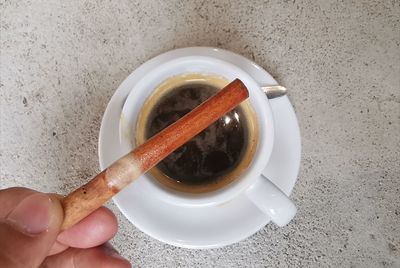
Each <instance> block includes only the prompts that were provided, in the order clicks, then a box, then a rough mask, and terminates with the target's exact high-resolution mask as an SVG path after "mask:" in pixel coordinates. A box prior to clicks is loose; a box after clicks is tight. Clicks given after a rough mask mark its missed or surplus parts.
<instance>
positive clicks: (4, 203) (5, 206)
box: [0, 188, 131, 268]
mask: <svg viewBox="0 0 400 268" xmlns="http://www.w3.org/2000/svg"><path fill="white" fill-rule="evenodd" d="M63 214H64V213H63V210H62V207H61V203H60V201H59V197H58V196H57V195H54V194H43V193H39V192H36V191H33V190H30V189H26V188H9V189H5V190H0V267H9V268H14V267H16V268H19V267H24V268H25V267H43V268H44V267H46V268H47V267H48V268H51V267H57V268H64V267H65V268H67V267H68V268H70V267H74V268H86V267H90V268H92V267H96V268H103V267H107V268H108V267H112V268H114V267H115V268H126V267H131V266H130V264H129V262H128V261H127V260H125V259H123V258H122V257H121V256H120V255H119V254H118V253H117V251H115V249H113V248H112V247H111V245H109V244H108V243H106V244H104V243H105V242H107V241H108V240H109V239H111V238H112V237H113V236H114V235H115V233H116V232H117V229H118V225H117V220H116V218H115V216H114V214H113V213H112V212H111V211H110V210H108V209H107V208H104V207H102V208H99V209H97V210H96V211H94V212H93V213H92V214H90V215H89V216H88V217H86V218H85V219H83V220H82V221H80V222H79V223H77V224H76V225H75V226H73V227H71V228H70V229H68V230H65V231H63V232H61V233H60V226H61V223H62V222H63Z"/></svg>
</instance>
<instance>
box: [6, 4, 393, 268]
mask: <svg viewBox="0 0 400 268" xmlns="http://www.w3.org/2000/svg"><path fill="white" fill-rule="evenodd" d="M0 8H1V16H0V20H1V83H0V101H1V116H0V117H1V121H0V123H1V132H0V139H1V148H0V165H1V170H0V186H1V188H6V187H11V186H17V185H19V186H25V187H30V188H34V189H36V190H40V191H46V192H58V193H61V194H65V193H67V192H69V191H70V190H72V189H74V188H75V187H77V186H78V185H80V184H82V182H84V181H85V180H86V179H87V178H88V177H90V176H91V175H93V174H95V173H97V172H98V171H99V170H98V159H97V138H98V132H99V127H100V120H101V117H102V115H103V112H104V110H105V107H106V105H107V102H108V100H109V99H110V97H111V96H112V94H113V92H114V91H115V89H116V88H117V87H118V85H119V84H120V83H121V82H122V81H123V80H124V78H125V77H126V76H127V75H128V74H129V73H131V72H132V71H133V70H134V69H135V68H136V67H138V66H139V65H140V64H141V63H143V62H145V61H146V60H148V59H149V58H151V57H153V56H155V55H157V54H159V53H162V52H165V51H168V50H171V49H174V48H178V47H187V46H216V47H221V48H225V49H228V50H232V51H234V52H236V53H239V54H242V55H244V56H246V57H249V58H251V59H253V60H254V61H256V62H257V63H258V64H260V65H261V66H263V67H264V68H265V69H266V70H268V71H269V72H270V73H271V74H272V75H273V76H274V77H275V78H276V79H277V80H278V81H279V82H280V83H281V84H282V85H284V86H286V87H287V88H288V89H289V98H290V100H291V101H292V103H293V105H294V106H295V110H296V112H297V115H298V118H299V123H300V128H301V133H302V142H303V144H302V145H303V155H302V164H301V170H300V175H299V180H298V183H297V184H296V186H295V188H294V192H293V195H292V199H293V200H294V202H295V203H296V204H297V206H298V209H299V212H298V214H297V216H296V218H295V219H294V220H293V221H292V222H291V223H290V224H289V225H288V226H286V227H283V228H278V227H277V226H274V225H272V224H269V225H267V226H266V227H265V228H264V229H262V230H260V231H259V232H258V233H257V234H255V235H254V236H252V237H250V238H248V239H246V240H244V241H242V242H240V243H237V244H234V245H231V246H227V247H224V248H220V249H213V250H188V249H181V248H176V247H173V246H169V245H166V244H163V243H161V242H158V241H156V240H154V239H152V238H150V237H149V236H147V235H146V234H144V233H142V232H141V231H139V230H137V229H136V228H135V227H134V226H133V225H132V224H130V223H129V222H128V221H127V220H126V219H125V218H124V217H123V216H122V215H121V213H120V212H119V211H118V210H117V209H116V207H115V206H114V205H113V204H112V203H111V202H110V204H109V207H110V208H111V209H113V210H114V212H115V213H116V215H117V216H118V219H119V224H120V231H119V233H118V234H117V236H116V237H115V239H114V240H113V241H112V244H113V245H114V246H115V247H116V248H117V249H118V250H119V251H120V252H121V253H122V255H124V256H125V257H127V258H129V259H130V261H131V263H132V264H133V265H134V267H177V266H178V267H264V266H266V267H400V216H399V214H400V175H399V174H400V2H399V1H295V0H293V1H217V0H215V1H155V0H151V1H130V0H129V1H128V0H122V1H102V0H94V1H76V0H73V1H41V0H38V1H30V0H27V1H0Z"/></svg>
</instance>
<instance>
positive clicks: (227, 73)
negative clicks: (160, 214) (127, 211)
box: [119, 56, 273, 206]
mask: <svg viewBox="0 0 400 268" xmlns="http://www.w3.org/2000/svg"><path fill="white" fill-rule="evenodd" d="M188 73H200V74H204V75H213V76H219V77H223V78H224V79H226V80H227V81H232V80H234V79H236V78H239V79H240V80H242V82H243V83H244V84H245V85H246V87H247V88H248V90H249V95H250V96H249V102H250V105H251V106H252V108H253V109H254V111H255V113H256V119H257V125H258V129H259V130H258V133H259V138H258V145H257V148H256V152H255V153H254V157H253V160H252V162H251V164H250V166H249V167H248V168H247V169H246V170H245V171H244V172H243V173H242V174H241V175H240V178H239V179H237V180H235V181H234V182H233V183H231V184H229V185H226V186H225V187H223V188H222V189H220V190H217V191H213V192H209V193H203V194H191V193H184V192H179V191H176V190H173V189H170V188H168V187H165V186H164V185H161V184H160V183H158V182H156V181H155V180H154V179H153V178H151V177H150V176H151V175H150V174H144V175H143V176H142V178H141V180H143V181H142V182H143V183H142V185H143V187H144V189H143V190H144V191H147V192H148V193H149V194H152V195H154V196H156V197H158V198H161V199H163V200H165V201H167V202H169V203H173V204H177V205H183V206H204V205H212V204H218V203H221V202H226V201H228V200H229V199H231V198H233V197H234V196H236V195H238V194H240V193H241V192H242V191H244V190H246V189H247V188H248V187H249V186H250V185H251V184H252V183H254V182H255V180H257V179H258V177H259V176H260V174H261V172H262V170H263V169H264V167H265V166H266V164H267V162H268V159H269V156H270V154H271V151H272V145H273V120H272V113H271V110H270V107H269V103H268V100H267V98H266V96H265V95H264V93H263V92H262V91H261V89H260V87H259V85H258V84H257V83H256V82H255V81H254V80H253V79H252V78H251V77H250V76H249V75H248V74H247V73H246V72H244V71H243V70H241V69H240V68H238V67H237V66H235V65H232V64H230V63H227V62H224V61H222V60H217V59H214V58H210V57H203V56H191V57H182V58H177V59H174V60H171V61H169V62H166V63H164V64H162V65H160V66H158V67H157V68H155V69H153V70H152V71H151V72H149V73H148V74H147V75H146V76H144V77H143V78H142V79H141V80H140V81H139V82H138V83H137V84H136V85H135V87H134V88H133V89H132V91H131V92H130V94H129V96H128V97H127V99H126V101H125V104H124V107H123V109H122V113H121V118H120V129H119V132H120V143H121V147H122V148H123V149H124V150H125V151H126V152H129V151H130V150H132V149H133V148H134V147H135V146H136V140H135V137H136V125H137V123H138V116H139V114H140V112H141V109H142V107H143V105H144V104H145V101H146V100H147V99H148V97H149V96H150V95H151V94H152V93H153V91H154V90H155V89H156V88H157V87H158V86H159V85H160V83H161V82H163V81H165V80H167V79H169V78H171V77H173V76H178V75H182V74H188Z"/></svg>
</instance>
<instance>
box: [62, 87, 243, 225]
mask: <svg viewBox="0 0 400 268" xmlns="http://www.w3.org/2000/svg"><path fill="white" fill-rule="evenodd" d="M248 96H249V93H248V91H247V88H246V87H245V85H244V84H243V83H242V82H241V81H240V80H239V79H236V80H234V81H233V82H232V83H230V84H229V85H227V86H226V87H225V88H223V89H222V90H221V91H219V92H218V93H217V94H215V95H214V96H212V97H210V98H209V99H208V100H206V101H205V102H203V103H202V104H200V105H199V106H198V107H196V108H195V109H194V110H192V111H191V112H189V113H188V114H186V115H185V116H184V117H182V118H181V119H179V120H178V121H176V122H175V123H173V124H171V125H170V126H168V127H167V128H165V129H164V130H162V131H161V132H160V133H158V134H156V135H155V136H153V137H152V138H151V139H149V140H148V141H147V142H146V143H144V144H142V145H140V146H139V147H137V148H136V149H135V150H133V151H132V152H130V153H128V154H127V155H125V156H123V157H122V158H120V159H119V160H117V161H116V162H114V163H113V164H112V165H111V166H109V167H108V168H107V169H105V170H103V171H102V172H100V173H99V174H98V175H96V176H95V177H94V178H93V179H92V180H90V181H89V182H88V183H86V184H85V185H83V186H82V187H80V188H78V189H76V190H75V191H74V192H72V193H70V194H69V195H67V196H66V197H65V198H63V200H62V205H63V208H64V213H65V215H64V222H63V225H62V230H65V229H68V228H69V227H71V226H73V225H74V224H76V223H77V222H79V221H80V220H81V219H83V218H85V217H86V216H88V215H89V214H90V213H92V212H93V211H94V210H96V209H97V208H99V207H100V206H102V205H103V204H104V203H105V202H106V201H107V200H109V199H111V198H112V197H113V196H114V195H115V194H116V193H118V192H119V191H120V190H122V189H123V188H124V187H125V186H127V185H128V184H129V183H131V182H133V181H134V180H135V179H136V178H138V177H139V176H140V175H141V174H143V173H145V172H146V171H148V170H149V169H151V168H152V167H154V166H155V165H157V164H158V163H159V162H160V161H162V160H163V159H164V158H165V157H166V156H168V155H169V154H170V153H172V152H173V151H175V150H176V149H177V148H179V147H180V146H182V145H183V144H185V143H186V142H187V141H189V140H190V139H191V138H193V137H194V136H196V135H197V134H199V133H200V132H201V131H202V130H204V129H205V128H207V127H208V126H209V125H211V124H212V123H213V122H215V121H216V120H217V119H218V118H220V117H221V116H223V115H224V114H226V113H227V112H229V111H231V110H232V109H233V108H235V107H236V106H237V105H239V104H240V103H241V102H242V101H243V100H245V99H246V98H247V97H248Z"/></svg>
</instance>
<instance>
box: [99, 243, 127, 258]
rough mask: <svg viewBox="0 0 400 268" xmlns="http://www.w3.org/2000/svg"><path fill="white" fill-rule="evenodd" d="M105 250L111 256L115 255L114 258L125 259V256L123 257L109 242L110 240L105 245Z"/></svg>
mask: <svg viewBox="0 0 400 268" xmlns="http://www.w3.org/2000/svg"><path fill="white" fill-rule="evenodd" d="M103 250H104V252H105V253H106V254H107V255H108V256H110V257H113V258H116V259H120V260H125V258H124V257H122V256H121V255H120V254H119V253H118V251H117V250H116V249H115V248H114V247H113V246H111V244H110V243H108V242H107V243H105V244H104V245H103Z"/></svg>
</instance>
